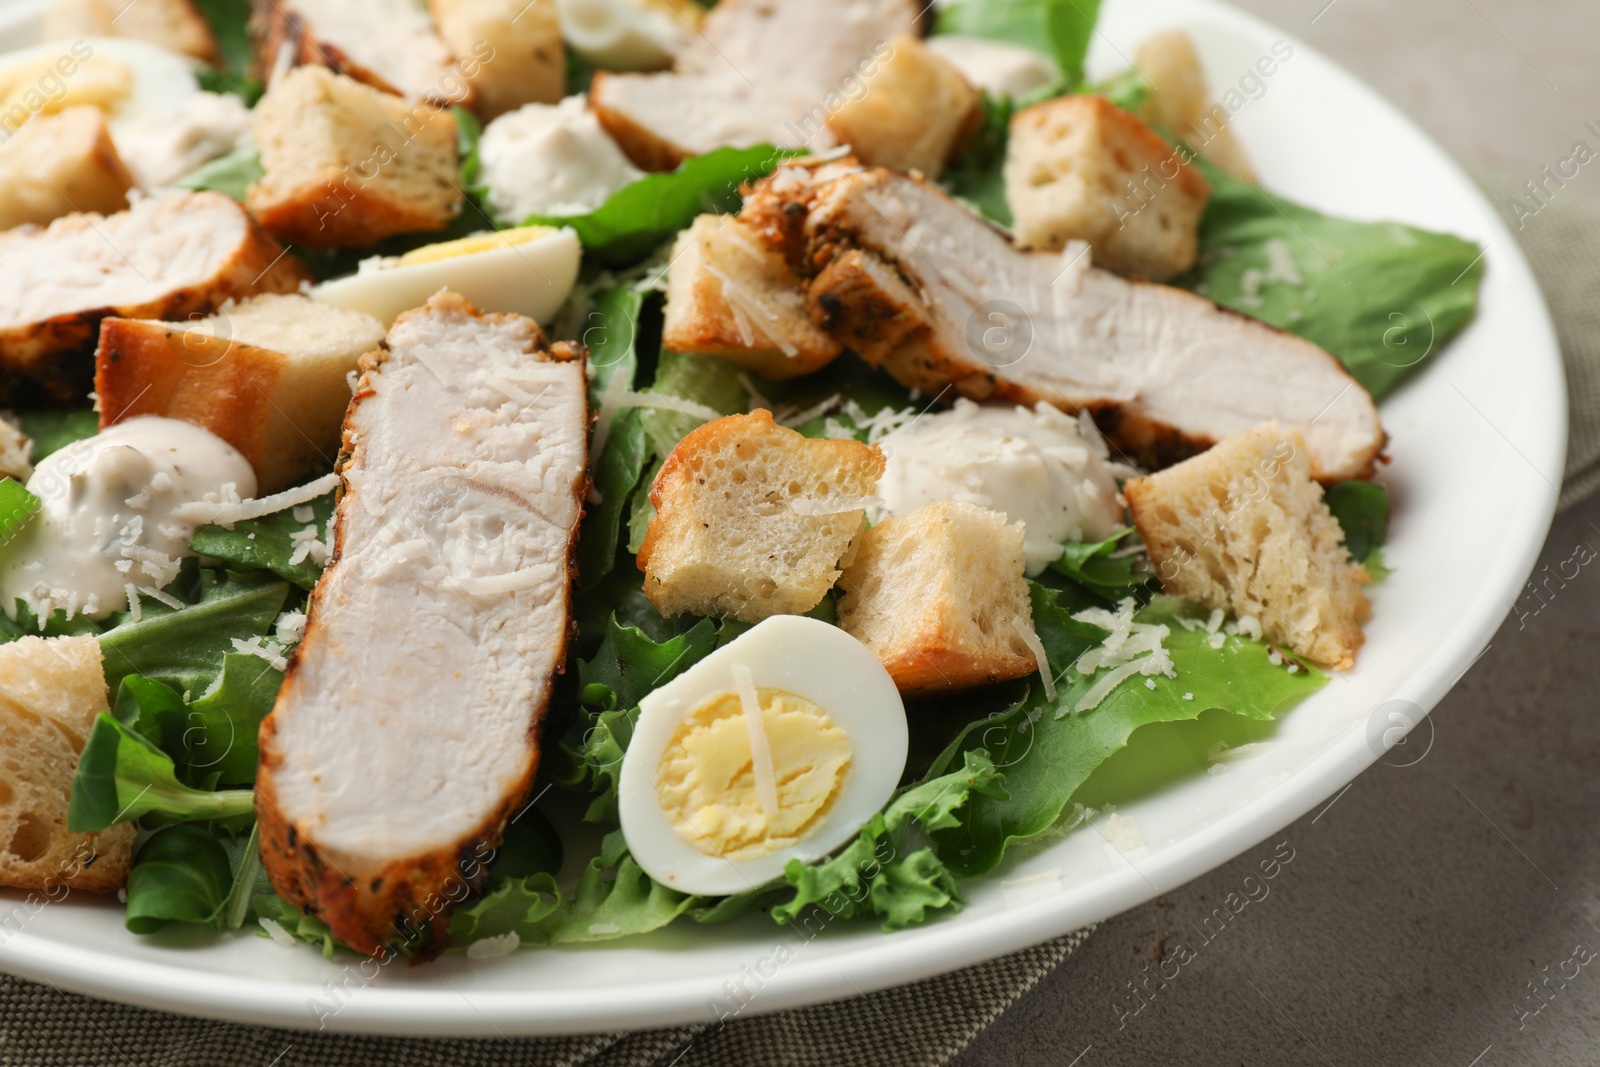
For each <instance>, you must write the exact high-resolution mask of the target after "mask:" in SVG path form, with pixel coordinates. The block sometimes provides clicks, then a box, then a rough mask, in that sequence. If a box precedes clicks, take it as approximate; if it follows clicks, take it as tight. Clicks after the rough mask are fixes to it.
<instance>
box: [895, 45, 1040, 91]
mask: <svg viewBox="0 0 1600 1067" xmlns="http://www.w3.org/2000/svg"><path fill="white" fill-rule="evenodd" d="M923 43H924V44H925V45H927V46H928V50H929V51H930V52H932V53H933V54H934V55H936V56H938V57H939V58H941V59H943V60H945V61H946V62H948V63H949V64H950V65H951V66H952V67H954V68H956V70H958V71H960V72H961V76H962V77H963V78H965V79H967V81H968V82H970V83H971V84H972V85H973V86H975V87H976V88H979V89H987V90H988V91H989V95H991V96H1011V97H1019V96H1026V95H1027V94H1028V93H1031V92H1033V91H1034V90H1035V89H1042V88H1044V87H1045V86H1046V85H1049V84H1051V83H1052V82H1054V81H1056V80H1057V79H1058V78H1059V77H1060V74H1059V73H1058V72H1057V70H1056V66H1055V64H1054V63H1052V62H1050V60H1049V59H1048V58H1046V57H1045V56H1043V55H1041V54H1040V53H1038V52H1035V51H1034V50H1033V49H1031V48H1024V47H1023V46H1022V45H1017V44H1007V43H1006V42H1004V41H990V40H986V39H985V38H982V37H967V36H964V35H962V34H958V33H939V34H935V35H933V36H932V37H929V38H928V39H927V40H926V41H924V42H923Z"/></svg>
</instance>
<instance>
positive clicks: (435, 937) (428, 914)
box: [255, 292, 589, 960]
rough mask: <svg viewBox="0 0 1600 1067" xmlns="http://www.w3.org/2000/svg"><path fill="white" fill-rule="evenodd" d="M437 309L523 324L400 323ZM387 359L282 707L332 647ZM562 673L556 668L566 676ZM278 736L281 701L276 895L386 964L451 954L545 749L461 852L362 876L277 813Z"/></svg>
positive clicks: (271, 791) (270, 845) (345, 456)
mask: <svg viewBox="0 0 1600 1067" xmlns="http://www.w3.org/2000/svg"><path fill="white" fill-rule="evenodd" d="M439 311H445V312H453V313H457V314H464V315H472V316H474V317H478V318H483V319H488V320H490V321H501V320H505V319H512V318H518V317H519V316H516V315H507V314H490V315H486V314H482V313H480V312H479V311H478V310H477V309H476V308H474V307H473V306H472V304H471V303H469V302H468V301H467V300H466V299H465V298H464V297H462V296H460V295H459V294H457V293H453V292H443V293H440V294H438V295H436V296H434V297H433V298H432V299H431V300H429V301H428V303H427V304H426V305H424V306H423V307H421V308H417V309H414V310H412V311H407V312H405V313H404V314H402V315H401V316H400V318H399V319H397V320H396V323H397V324H398V323H400V322H403V321H404V320H405V319H406V317H407V316H411V315H421V314H427V313H430V312H439ZM534 331H535V332H534V336H535V344H536V345H537V346H538V349H539V351H540V353H541V354H542V355H544V356H545V357H547V358H548V359H550V360H552V361H555V362H563V363H564V362H567V361H570V360H580V361H581V360H585V359H587V358H588V349H586V348H585V347H584V346H583V345H580V344H575V343H573V342H569V341H560V342H557V343H555V344H549V343H548V342H547V341H546V340H545V337H544V333H543V331H541V330H539V329H538V327H537V326H535V328H534ZM387 359H388V350H387V346H384V347H381V348H379V349H378V350H376V351H374V352H370V353H368V354H367V355H365V356H363V357H362V358H361V370H362V376H361V379H360V380H359V381H358V382H357V384H356V390H355V396H354V397H353V398H352V399H351V401H350V407H349V410H348V411H347V413H346V415H345V424H344V441H343V445H342V447H341V449H340V453H339V462H338V465H337V468H336V473H338V474H339V476H340V486H339V502H338V504H337V506H336V507H335V509H334V519H333V543H332V545H331V546H330V553H329V558H328V565H327V567H326V568H325V569H324V571H323V576H322V578H320V579H319V580H318V581H317V584H316V586H315V588H313V590H312V592H311V598H310V600H309V602H308V603H307V605H306V609H305V610H306V625H305V633H304V634H303V635H302V636H301V638H300V642H299V644H297V645H296V646H295V647H294V649H293V650H292V651H291V652H290V653H289V667H288V670H287V671H286V672H285V674H284V682H283V688H282V689H280V690H279V694H278V703H282V701H283V699H284V694H285V693H288V692H289V691H290V690H291V688H292V687H293V686H296V685H298V684H300V678H301V675H300V671H299V669H298V668H299V665H300V654H301V650H302V649H305V648H308V647H310V646H311V645H312V644H313V643H315V642H320V641H322V640H324V638H323V636H322V627H321V625H320V623H319V612H318V610H317V609H318V605H319V604H320V603H321V600H322V596H323V593H324V591H325V590H326V588H327V585H328V575H331V574H332V573H333V572H334V568H336V567H337V566H338V565H339V561H340V558H341V557H342V555H343V550H344V529H345V523H344V516H345V514H346V512H347V511H348V509H349V508H351V507H354V506H355V503H356V502H355V500H354V498H353V496H352V495H351V494H352V493H353V492H354V489H353V488H352V486H351V485H350V483H349V481H348V479H347V478H346V477H345V472H346V471H347V469H348V468H349V466H350V463H351V462H352V457H353V456H354V453H355V446H356V441H355V430H354V419H355V414H356V410H357V408H358V407H359V406H360V405H361V404H362V403H363V402H365V401H366V400H368V399H370V398H371V397H372V395H373V390H372V384H371V375H372V374H374V373H376V372H378V370H379V369H380V368H381V367H382V366H383V364H384V363H385V362H386V361H387ZM573 492H574V493H575V495H576V498H577V500H578V503H579V507H580V510H581V507H582V502H583V500H584V499H585V498H586V497H587V496H588V492H589V479H588V478H587V476H585V477H581V478H579V479H578V482H577V484H576V485H574V486H573ZM580 527H581V523H574V524H573V533H572V540H571V542H570V543H569V544H568V546H567V560H568V565H567V584H566V590H567V591H566V596H567V616H568V619H569V620H570V621H569V625H568V627H567V629H566V630H565V631H563V633H562V635H561V640H562V643H563V644H566V643H567V642H570V641H571V639H572V636H573V634H574V633H575V632H576V628H577V622H576V620H575V619H572V610H571V607H572V585H573V583H574V582H576V581H577V577H578V574H577V542H578V531H579V529H580ZM565 658H566V657H565V652H564V650H563V651H562V654H560V655H558V656H557V657H556V660H557V662H558V663H564V662H565ZM562 669H563V668H561V667H557V668H556V670H557V672H558V673H559V672H560V671H561V670H562ZM544 711H545V709H539V720H538V722H537V723H536V724H535V726H534V730H535V733H536V734H537V732H538V731H539V730H541V729H542V728H543V725H544V722H543V716H544ZM276 734H277V704H275V705H274V710H273V711H272V712H271V713H269V714H268V715H267V717H266V718H265V719H263V720H262V722H261V730H260V734H259V738H258V745H259V750H260V753H261V761H260V764H259V766H258V769H257V774H256V790H255V799H256V821H257V822H258V823H259V825H260V827H261V834H260V841H261V862H262V867H263V868H264V869H265V870H266V872H267V875H268V877H269V878H270V880H271V882H272V887H273V889H274V890H275V891H276V892H277V894H278V895H279V896H281V897H282V898H283V899H284V900H286V901H288V902H289V903H291V904H294V905H295V906H296V907H299V908H303V909H304V910H305V911H306V912H307V913H308V914H311V915H314V916H316V917H317V918H319V919H321V920H322V921H323V922H325V923H327V924H328V928H329V929H330V930H331V931H332V932H333V935H334V936H335V937H337V938H338V939H339V940H341V941H343V942H344V943H345V944H347V945H349V946H350V947H351V948H353V949H355V950H356V951H358V952H364V953H367V954H368V955H370V956H375V957H378V958H379V959H383V958H386V957H387V956H388V954H389V953H391V952H392V951H395V950H396V949H399V950H402V951H405V952H407V953H409V954H411V955H413V957H414V958H416V959H421V960H426V959H431V958H433V957H435V956H437V955H439V954H440V953H441V952H443V951H444V950H445V949H447V948H449V947H450V938H449V928H450V923H449V919H450V913H451V911H452V910H453V909H454V908H455V907H456V906H458V905H460V904H461V903H462V902H464V901H466V900H468V899H470V898H471V897H472V896H474V895H475V894H477V893H478V892H479V891H480V890H481V889H482V887H483V878H484V875H485V874H486V873H487V869H488V865H489V863H490V862H491V861H492V860H493V858H494V855H495V853H496V851H497V850H498V849H499V847H500V842H501V840H502V838H503V836H504V834H505V827H506V823H507V822H508V821H509V820H510V818H511V817H512V815H514V814H515V813H516V812H517V811H519V810H521V808H522V806H523V804H524V802H525V801H526V798H527V795H528V793H529V792H530V791H531V790H532V788H533V780H534V777H535V775H536V774H537V773H538V770H539V759H540V755H541V752H540V747H539V745H538V744H534V745H533V746H532V750H531V751H532V755H531V758H530V760H529V763H528V766H527V768H526V769H525V771H524V772H523V773H522V774H520V775H519V776H518V779H517V782H516V784H515V785H514V786H513V787H512V788H510V789H508V790H507V791H506V793H505V800H504V801H503V803H501V804H500V805H499V806H498V807H497V808H496V810H495V811H494V812H493V814H491V815H490V816H489V817H488V818H486V819H484V820H483V822H482V823H480V824H479V825H478V827H476V828H475V829H474V830H473V831H472V832H471V833H469V834H467V835H465V836H464V837H463V838H462V839H461V841H460V842H459V843H458V844H457V845H456V846H454V847H452V848H447V849H440V850H437V851H434V852H429V853H423V854H420V855H417V856H412V857H408V858H406V859H404V860H398V861H395V862H394V863H391V864H389V865H388V866H386V867H385V868H384V869H383V870H382V871H380V872H378V873H377V874H365V875H363V876H362V877H359V878H357V877H352V876H349V875H347V874H345V873H344V872H343V871H341V870H339V868H338V866H337V865H336V864H335V863H334V862H333V861H332V860H331V859H330V858H329V857H328V856H327V855H326V854H325V853H323V852H322V851H321V850H320V849H319V848H317V846H316V844H315V842H314V841H313V840H311V839H309V838H308V837H307V836H306V835H305V834H304V833H303V832H302V831H301V829H300V828H299V827H297V826H296V825H295V824H294V823H292V822H290V821H289V819H288V818H287V817H286V816H285V815H284V813H283V810H282V808H280V807H279V806H278V800H277V786H276V781H275V775H276V772H277V769H278V767H279V765H280V764H281V763H282V757H281V756H280V755H279V754H278V747H277V745H276V743H275V737H276Z"/></svg>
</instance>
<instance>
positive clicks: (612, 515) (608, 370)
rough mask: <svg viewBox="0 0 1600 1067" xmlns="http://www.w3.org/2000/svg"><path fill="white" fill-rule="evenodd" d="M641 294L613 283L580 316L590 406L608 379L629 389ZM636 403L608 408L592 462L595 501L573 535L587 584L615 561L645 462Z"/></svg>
mask: <svg viewBox="0 0 1600 1067" xmlns="http://www.w3.org/2000/svg"><path fill="white" fill-rule="evenodd" d="M644 303H645V294H644V293H642V292H640V291H639V290H637V289H635V288H634V287H633V286H630V285H614V286H612V287H611V288H610V289H608V290H606V291H605V292H604V293H602V294H600V297H599V298H598V299H597V300H596V301H595V303H594V305H593V306H592V307H591V308H590V309H589V310H588V313H587V314H586V315H585V316H584V319H583V327H584V328H583V331H582V337H583V341H584V343H585V344H587V345H588V346H589V367H590V381H589V397H590V403H591V404H593V405H594V406H595V407H596V408H599V407H600V405H601V398H602V397H603V396H604V395H605V389H606V386H607V385H608V384H610V383H611V382H612V380H613V379H617V378H619V377H620V378H621V380H622V381H624V382H626V383H627V385H628V387H629V388H633V386H634V383H635V379H636V377H637V374H638V369H639V357H638V353H637V351H636V350H635V345H636V343H637V341H638V336H639V316H640V314H641V313H642V312H643V310H644ZM640 414H641V411H640V409H638V408H623V409H622V410H620V411H617V412H614V413H613V414H612V418H611V425H610V428H609V431H608V433H607V434H606V439H605V444H604V446H603V447H602V448H601V450H600V455H599V456H598V457H597V458H596V459H595V461H594V488H595V492H596V493H598V494H599V497H600V499H599V502H598V503H595V504H593V505H592V506H591V507H590V508H589V509H588V510H587V512H586V513H585V515H584V517H583V529H582V532H581V534H580V536H579V537H578V577H579V581H580V584H581V585H582V586H584V587H592V586H593V585H594V584H595V583H596V582H598V581H600V580H601V579H602V578H604V577H605V576H606V575H607V574H609V573H611V568H612V567H613V566H614V565H615V564H616V562H617V544H618V541H619V538H620V536H621V528H622V522H623V520H624V519H625V518H626V517H627V514H628V505H629V501H630V499H631V496H632V494H633V491H634V487H635V486H636V485H638V484H639V477H640V475H642V474H643V473H644V468H645V464H646V463H647V462H648V461H649V458H650V455H649V446H648V441H647V438H646V435H645V431H644V424H643V423H642V422H640V418H639V417H640Z"/></svg>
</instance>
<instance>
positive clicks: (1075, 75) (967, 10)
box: [933, 0, 1100, 88]
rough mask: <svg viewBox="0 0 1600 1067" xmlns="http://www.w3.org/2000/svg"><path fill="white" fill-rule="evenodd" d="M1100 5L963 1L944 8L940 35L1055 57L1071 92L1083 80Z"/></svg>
mask: <svg viewBox="0 0 1600 1067" xmlns="http://www.w3.org/2000/svg"><path fill="white" fill-rule="evenodd" d="M1099 17H1100V0H958V2H956V3H952V4H949V5H946V6H944V7H941V8H939V17H938V21H937V23H936V24H935V26H934V31H933V32H935V33H960V34H965V35H967V36H969V37H987V38H989V39H990V40H994V41H1006V42H1009V43H1011V44H1019V45H1022V46H1023V47H1024V48H1031V49H1033V50H1034V51H1036V52H1041V53H1043V54H1044V55H1046V56H1049V57H1050V59H1051V60H1052V61H1054V63H1055V65H1056V69H1057V70H1059V71H1060V72H1061V77H1062V80H1063V81H1064V82H1065V83H1066V86H1067V87H1068V88H1075V87H1077V86H1078V85H1079V84H1080V83H1082V81H1083V61H1084V57H1086V56H1087V55H1088V54H1089V41H1090V39H1091V38H1092V37H1093V36H1094V25H1095V21H1096V20H1097V19H1098V18H1099Z"/></svg>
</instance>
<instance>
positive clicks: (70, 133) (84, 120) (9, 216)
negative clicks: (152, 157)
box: [0, 105, 133, 230]
mask: <svg viewBox="0 0 1600 1067" xmlns="http://www.w3.org/2000/svg"><path fill="white" fill-rule="evenodd" d="M131 188H133V175H132V174H130V173H128V168H127V167H126V166H124V165H123V163H122V158H121V157H120V156H118V155H117V147H116V145H114V144H112V143H111V131H110V130H109V129H107V128H106V118H105V114H104V113H103V112H102V111H101V110H100V109H99V108H96V107H89V106H88V105H79V106H78V107H69V108H67V109H66V110H65V111H61V112H58V113H56V114H54V115H35V116H34V117H33V118H32V119H31V120H29V121H28V122H26V123H24V124H23V126H22V128H21V129H19V130H18V131H17V132H16V133H15V134H13V135H12V136H11V137H10V138H8V139H7V140H5V141H3V142H0V229H3V230H9V229H11V227H13V226H22V225H24V224H27V223H34V224H36V225H40V226H43V225H44V224H45V223H48V222H54V221H55V220H56V219H59V218H60V217H61V216H63V215H70V214H72V213H73V212H74V211H98V212H102V213H109V212H113V211H121V210H122V209H123V208H125V207H127V206H128V190H129V189H131Z"/></svg>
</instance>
